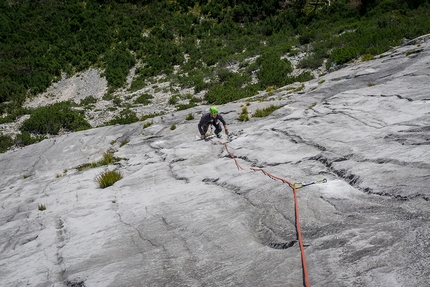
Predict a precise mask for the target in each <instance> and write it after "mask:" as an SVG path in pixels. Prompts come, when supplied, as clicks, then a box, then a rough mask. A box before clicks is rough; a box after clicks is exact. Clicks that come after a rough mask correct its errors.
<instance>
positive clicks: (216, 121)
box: [198, 106, 228, 139]
mask: <svg viewBox="0 0 430 287" xmlns="http://www.w3.org/2000/svg"><path fill="white" fill-rule="evenodd" d="M220 122H221V123H222V124H223V125H224V130H225V134H226V135H228V129H227V124H226V122H225V120H224V119H223V117H222V116H221V115H220V114H218V108H217V107H214V106H212V107H210V109H209V113H204V114H203V115H202V117H201V118H200V122H199V124H198V128H199V132H200V137H201V138H202V139H204V138H205V137H206V132H207V131H208V128H209V125H213V126H214V127H215V135H216V136H217V138H220V137H221V131H222V127H221V123H220Z"/></svg>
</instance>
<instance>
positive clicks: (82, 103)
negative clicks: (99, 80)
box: [79, 96, 97, 106]
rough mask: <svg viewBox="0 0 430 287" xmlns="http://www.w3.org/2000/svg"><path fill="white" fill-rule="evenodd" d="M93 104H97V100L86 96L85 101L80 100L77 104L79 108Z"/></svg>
mask: <svg viewBox="0 0 430 287" xmlns="http://www.w3.org/2000/svg"><path fill="white" fill-rule="evenodd" d="M95 103H97V99H96V98H95V97H94V96H88V97H86V98H85V99H82V100H81V101H80V102H79V105H80V106H88V105H91V104H95Z"/></svg>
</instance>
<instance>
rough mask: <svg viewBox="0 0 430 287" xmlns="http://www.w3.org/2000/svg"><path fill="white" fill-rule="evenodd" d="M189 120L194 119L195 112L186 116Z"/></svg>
mask: <svg viewBox="0 0 430 287" xmlns="http://www.w3.org/2000/svg"><path fill="white" fill-rule="evenodd" d="M185 119H186V120H187V121H191V120H194V115H193V114H188V115H187V117H186V118H185Z"/></svg>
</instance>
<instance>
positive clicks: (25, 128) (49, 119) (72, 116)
mask: <svg viewBox="0 0 430 287" xmlns="http://www.w3.org/2000/svg"><path fill="white" fill-rule="evenodd" d="M62 128H63V129H65V130H68V131H80V130H86V129H89V128H91V125H90V124H89V123H88V122H87V121H86V120H85V118H84V116H83V111H78V110H74V109H72V104H71V103H70V102H61V103H56V104H53V105H49V106H45V107H40V108H38V109H36V110H34V111H33V113H32V114H31V116H30V118H29V119H27V120H26V121H24V122H23V123H22V125H21V127H20V128H19V129H20V131H21V132H29V133H33V134H52V135H57V134H58V132H59V131H60V129H62Z"/></svg>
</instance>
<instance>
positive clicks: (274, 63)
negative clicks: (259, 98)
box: [257, 53, 293, 87]
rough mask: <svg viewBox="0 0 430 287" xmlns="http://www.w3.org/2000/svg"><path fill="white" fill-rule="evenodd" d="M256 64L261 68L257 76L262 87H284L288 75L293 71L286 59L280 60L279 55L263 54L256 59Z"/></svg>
mask: <svg viewBox="0 0 430 287" xmlns="http://www.w3.org/2000/svg"><path fill="white" fill-rule="evenodd" d="M257 63H258V64H260V66H261V68H260V70H259V71H258V73H257V76H258V79H259V80H260V84H261V86H262V87H267V86H277V87H281V86H284V85H286V84H287V81H286V79H287V77H288V74H290V73H291V72H292V71H293V67H292V65H291V63H290V62H289V61H288V60H287V59H284V60H281V59H280V57H279V55H277V54H274V53H265V54H263V55H262V56H261V57H260V58H258V59H257Z"/></svg>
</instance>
